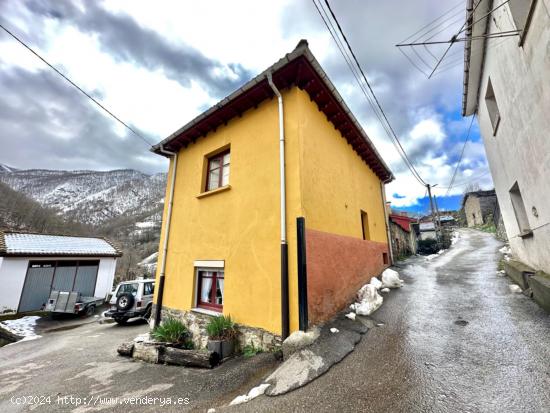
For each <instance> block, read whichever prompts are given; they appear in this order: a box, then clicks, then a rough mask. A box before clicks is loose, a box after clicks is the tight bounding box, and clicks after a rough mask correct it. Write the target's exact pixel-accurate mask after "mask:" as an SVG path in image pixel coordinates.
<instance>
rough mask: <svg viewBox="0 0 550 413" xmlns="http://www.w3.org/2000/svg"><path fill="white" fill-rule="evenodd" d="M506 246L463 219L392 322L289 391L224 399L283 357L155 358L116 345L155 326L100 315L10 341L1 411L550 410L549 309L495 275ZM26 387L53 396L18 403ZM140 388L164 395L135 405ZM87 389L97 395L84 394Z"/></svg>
mask: <svg viewBox="0 0 550 413" xmlns="http://www.w3.org/2000/svg"><path fill="white" fill-rule="evenodd" d="M500 246H501V244H500V243H499V242H497V241H495V240H494V238H492V236H490V235H488V234H484V233H480V232H476V231H473V230H464V231H462V238H461V239H460V240H459V241H458V243H457V244H456V245H455V246H453V248H452V249H451V250H450V251H448V252H446V253H445V254H443V255H442V256H440V257H438V258H436V259H435V260H433V261H430V262H426V261H425V260H424V259H423V258H421V259H418V258H415V259H412V260H410V261H408V263H407V265H406V266H405V267H404V268H403V269H402V270H401V277H402V278H403V279H404V280H405V282H406V284H405V286H404V287H403V288H401V289H399V290H392V292H391V293H390V295H389V296H387V295H386V296H385V298H384V305H383V306H382V307H381V309H379V310H378V311H377V312H376V313H374V315H373V318H374V319H376V320H377V321H378V322H379V323H381V324H383V325H381V326H380V327H375V328H373V329H371V330H369V332H368V333H367V334H366V335H365V336H364V337H363V339H362V341H361V342H360V343H359V344H358V345H357V347H356V348H355V351H353V352H352V353H351V354H350V355H348V356H347V357H346V358H345V359H344V360H343V361H342V362H340V363H339V364H337V365H335V366H334V367H333V368H332V369H331V370H329V371H328V372H327V373H326V374H325V375H323V376H321V377H319V378H318V379H316V380H315V381H313V382H312V383H310V384H308V385H307V386H305V387H303V388H301V389H298V390H295V391H293V392H290V393H288V394H286V395H283V396H277V397H267V396H260V397H259V398H257V399H255V400H252V401H251V402H249V403H246V404H242V405H239V406H234V407H221V406H224V405H227V404H228V403H229V402H230V401H231V400H232V399H233V398H234V397H236V396H237V395H241V394H246V393H247V392H248V390H250V389H251V388H252V387H254V386H256V385H257V384H260V383H261V381H262V379H263V378H264V377H265V376H266V374H268V373H269V372H270V371H271V370H272V369H273V368H274V367H275V366H276V362H275V361H274V358H273V356H272V355H271V354H263V355H259V356H256V357H253V358H251V359H246V360H245V359H242V358H239V359H235V360H232V361H230V362H227V363H224V364H223V365H222V366H220V367H218V368H216V369H214V370H200V369H186V368H181V367H176V366H161V365H152V364H147V363H143V362H139V361H133V360H132V359H126V358H122V357H119V356H117V355H116V348H117V346H118V345H119V344H120V343H121V342H122V341H126V340H128V339H132V338H133V337H135V336H136V335H138V334H141V333H143V332H145V331H147V328H148V327H147V325H145V324H135V325H131V326H126V327H120V326H117V325H113V324H103V325H101V324H98V323H91V324H87V325H83V326H80V327H77V328H74V329H69V330H64V331H58V332H49V333H44V335H43V338H41V339H39V340H34V341H28V342H21V343H17V344H14V345H10V346H6V347H2V348H0V412H20V411H21V412H22V411H36V412H74V413H85V412H95V411H102V412H114V411H116V412H120V411H122V412H125V411H128V412H180V411H190V410H192V411H202V412H206V410H207V409H208V408H210V407H216V411H217V412H221V411H237V412H245V411H248V412H316V413H319V412H342V413H343V412H355V411H357V412H376V413H381V412H392V413H393V412H472V413H474V412H501V411H503V412H522V413H523V412H529V413H531V412H546V413H548V412H550V316H549V315H548V314H546V313H545V312H544V311H543V310H541V309H540V308H539V307H538V306H537V305H536V304H535V303H534V302H533V301H532V300H530V299H528V298H527V297H525V296H523V295H522V294H517V293H512V292H511V291H510V289H509V288H508V286H509V284H510V280H509V279H507V278H506V277H502V276H499V275H497V273H496V269H497V262H498V260H499V259H500V256H501V254H499V253H498V249H499V248H500ZM21 396H38V398H35V399H31V401H33V402H37V401H38V402H40V401H42V402H44V403H45V404H43V405H36V404H29V403H26V404H16V403H15V402H17V401H19V402H21V399H19V400H18V399H16V397H21ZM48 396H49V401H48V399H47V397H48ZM71 396H73V398H72V399H71ZM132 397H138V398H140V400H141V401H142V402H143V400H145V399H144V398H145V397H151V398H152V397H157V398H158V399H157V400H156V401H153V400H152V399H151V400H150V402H148V404H138V405H136V404H126V403H131V400H132ZM40 398H42V399H40ZM77 398H80V399H77ZM185 398H187V399H188V404H186V403H185V400H184V399H185ZM85 399H86V401H88V402H89V403H91V404H87V405H84V404H80V405H78V403H83V401H84V400H85ZM182 399H183V400H182ZM26 401H29V400H26ZM168 402H170V403H172V404H170V405H168V404H166V403H168ZM94 403H95V404H94ZM163 403H164V405H163ZM174 403H180V404H174Z"/></svg>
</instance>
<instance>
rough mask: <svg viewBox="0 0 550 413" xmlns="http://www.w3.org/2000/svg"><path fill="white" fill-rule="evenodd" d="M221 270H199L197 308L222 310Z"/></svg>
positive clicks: (222, 279) (222, 275)
mask: <svg viewBox="0 0 550 413" xmlns="http://www.w3.org/2000/svg"><path fill="white" fill-rule="evenodd" d="M223 282H224V273H223V270H219V269H216V270H212V271H209V270H199V273H198V283H197V284H198V295H197V297H198V299H197V306H198V307H201V308H207V309H210V310H215V311H221V310H222V309H223Z"/></svg>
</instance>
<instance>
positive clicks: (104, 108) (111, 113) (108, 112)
mask: <svg viewBox="0 0 550 413" xmlns="http://www.w3.org/2000/svg"><path fill="white" fill-rule="evenodd" d="M0 28H1V29H2V30H4V31H5V32H6V33H7V34H9V35H10V36H11V37H13V38H14V39H15V40H17V42H19V43H20V44H21V45H23V47H25V48H26V49H27V50H28V51H30V52H31V53H32V54H33V55H35V56H36V57H38V58H39V59H40V60H42V62H44V63H45V64H46V65H48V66H49V67H50V69H52V70H53V71H54V72H56V73H57V74H58V75H59V76H61V77H62V78H63V79H65V80H66V81H67V82H69V83H70V84H71V85H72V86H74V87H75V88H76V89H78V90H79V91H80V92H81V93H82V94H83V95H84V96H86V97H87V98H88V99H90V100H91V101H92V102H94V103H95V104H96V105H97V106H99V107H100V108H101V109H103V110H104V111H105V112H106V113H107V114H109V115H110V116H111V117H112V118H114V119H115V120H116V121H117V122H119V123H120V124H122V125H123V126H124V127H126V129H128V130H129V131H130V132H132V133H133V134H134V135H136V136H137V137H138V138H140V139H141V140H142V141H143V142H145V143H146V144H147V145H148V146H152V143H151V142H149V141H148V140H147V139H145V138H144V137H143V136H142V135H141V134H139V133H138V132H137V131H135V130H134V129H133V128H132V127H130V126H129V125H128V124H127V123H125V122H124V121H122V120H121V119H120V118H119V117H118V116H116V115H115V114H114V113H113V112H111V111H110V110H109V109H107V108H106V107H105V106H103V105H102V104H101V103H99V102H98V101H97V100H96V99H94V98H93V97H92V96H90V95H89V94H88V93H87V92H86V91H84V90H83V89H82V88H81V87H80V86H78V85H77V84H76V83H74V82H73V81H72V80H71V79H69V78H68V77H67V76H65V75H64V74H63V73H61V72H60V71H59V70H58V69H57V68H56V67H55V66H53V65H52V64H50V63H49V62H48V61H47V60H46V59H44V58H43V57H42V56H40V55H39V54H38V53H37V52H36V51H34V50H33V49H32V48H31V47H30V46H28V45H27V44H26V43H25V42H24V41H23V40H21V39H20V38H19V37H17V36H16V35H15V34H13V33H12V32H11V31H9V30H8V29H7V28H6V27H4V26H3V25H2V24H1V23H0Z"/></svg>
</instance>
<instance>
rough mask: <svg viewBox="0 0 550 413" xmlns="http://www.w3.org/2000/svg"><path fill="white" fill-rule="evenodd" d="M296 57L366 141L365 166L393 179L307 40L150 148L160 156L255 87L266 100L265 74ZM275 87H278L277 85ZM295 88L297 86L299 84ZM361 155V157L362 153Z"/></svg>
mask: <svg viewBox="0 0 550 413" xmlns="http://www.w3.org/2000/svg"><path fill="white" fill-rule="evenodd" d="M299 58H304V59H305V60H306V61H307V63H309V65H310V66H311V68H312V69H313V72H314V73H315V75H314V76H316V77H318V78H319V80H320V81H321V83H322V84H324V87H325V88H327V89H328V92H329V93H330V94H331V95H332V97H333V99H334V100H335V101H336V104H337V105H338V106H339V107H340V110H341V111H342V112H343V113H344V115H345V116H346V117H347V118H348V119H349V121H351V122H350V123H351V124H353V127H354V128H355V130H356V131H357V132H358V134H359V135H360V136H361V138H362V139H363V140H364V141H365V143H366V145H367V146H368V151H370V152H369V154H370V155H368V156H371V159H372V160H373V161H372V163H371V162H369V161H367V160H365V163H367V165H369V167H371V169H373V171H374V172H375V174H376V175H377V176H378V177H379V178H380V179H381V180H382V181H383V182H384V183H388V182H391V181H392V180H393V179H394V175H393V173H392V172H391V170H390V169H389V167H388V166H387V164H386V163H385V162H384V160H383V159H382V157H381V156H380V154H379V153H378V151H377V150H376V148H375V146H374V145H373V143H372V141H371V140H370V139H369V137H368V136H367V134H366V132H365V131H364V130H363V128H362V127H361V125H360V124H359V122H358V121H357V119H356V118H355V116H354V115H353V114H352V112H351V110H350V109H349V108H348V106H347V105H346V103H345V102H344V100H343V99H342V97H341V96H340V94H339V93H338V91H337V90H336V87H335V86H334V85H333V84H332V82H331V81H330V79H329V78H328V76H327V75H326V73H325V72H324V70H323V69H322V67H321V65H320V64H319V63H318V62H317V60H316V59H315V57H314V56H313V54H312V53H311V51H310V50H309V48H308V46H307V42H306V41H301V42H300V43H299V44H298V46H297V47H296V49H294V51H292V52H291V53H289V54H287V55H285V56H284V57H283V58H282V59H280V60H279V61H277V62H276V63H275V64H274V65H272V66H270V67H269V68H268V69H266V70H264V71H263V72H262V73H260V74H259V75H257V76H256V77H255V78H253V79H252V80H251V81H249V82H247V83H246V84H245V85H244V86H243V87H241V88H239V89H238V90H236V91H235V92H233V93H232V94H230V95H229V96H227V97H226V98H225V99H223V100H222V101H220V102H219V103H217V104H216V105H214V106H213V107H211V108H210V109H208V110H207V111H206V112H204V113H202V114H201V115H199V116H197V117H196V118H195V119H193V120H192V121H190V122H188V123H187V124H186V125H184V126H183V127H181V128H180V129H178V130H177V131H176V132H174V133H172V134H171V135H169V136H168V137H167V138H166V139H164V140H162V141H161V142H159V143H158V144H156V145H153V147H152V148H151V151H153V152H154V153H157V154H160V155H163V153H162V147H164V146H168V145H169V144H171V143H173V142H174V141H176V140H177V139H181V138H182V135H183V134H185V133H189V131H192V128H195V127H197V128H198V126H197V125H199V124H200V122H202V121H207V118H209V117H210V116H213V115H214V114H215V113H216V112H218V111H221V110H224V109H225V108H226V106H228V105H229V104H230V103H234V102H235V101H236V100H237V99H239V98H241V97H242V96H243V95H244V94H245V93H246V92H248V91H251V90H252V89H254V88H258V89H259V90H260V88H263V87H264V86H265V97H264V98H263V99H267V98H268V97H273V91H272V90H271V88H270V87H269V85H268V84H267V79H266V76H267V74H268V73H271V74H273V75H274V77H275V75H276V73H277V72H281V73H282V72H283V71H284V69H285V68H286V66H287V65H289V63H292V62H293V61H295V60H297V59H299ZM307 63H306V64H307ZM298 64H301V63H300V62H298ZM275 83H277V81H276V80H275ZM277 86H278V87H279V85H277ZM286 86H289V85H286ZM298 87H300V86H299V85H298ZM281 89H282V88H281ZM304 89H305V88H304ZM260 91H261V90H260ZM306 92H307V89H306ZM233 116H236V115H233ZM216 127H217V126H216ZM214 129H215V128H214ZM209 131H210V130H204V131H203V132H202V134H201V135H199V137H200V136H204V135H206V134H207V133H208V132H209ZM199 137H195V138H193V142H194V140H195V139H198V138H199ZM168 149H175V148H168ZM178 149H179V148H178ZM175 150H177V149H175ZM360 156H361V155H360ZM368 156H367V157H368ZM361 157H362V158H363V156H361ZM363 159H365V158H363ZM373 164H374V165H373Z"/></svg>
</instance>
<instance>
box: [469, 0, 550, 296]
mask: <svg viewBox="0 0 550 413" xmlns="http://www.w3.org/2000/svg"><path fill="white" fill-rule="evenodd" d="M467 9H468V10H473V9H474V1H473V0H468V4H467ZM549 9H550V1H548V0H525V1H519V0H512V1H506V0H494V1H488V0H482V1H481V2H479V5H477V6H475V10H474V11H473V13H469V15H468V18H467V26H466V27H467V30H466V42H465V62H464V91H463V100H462V114H463V116H471V115H474V114H476V115H477V117H478V120H479V125H480V130H481V135H482V137H483V142H484V145H485V152H486V154H487V159H488V162H489V167H490V170H491V174H492V177H493V182H494V185H495V190H496V195H497V197H498V202H499V206H500V212H501V214H502V219H503V222H504V226H505V228H506V233H507V236H508V240H509V242H510V247H511V249H512V253H513V255H514V257H515V258H516V259H517V260H519V261H521V262H523V263H524V264H526V265H528V266H529V267H531V268H532V269H533V271H542V272H545V273H546V274H550V254H549V253H548V249H549V246H550V191H549V188H550V139H549V137H548V133H549V131H550V116H549V113H550V81H549V79H550V59H549V57H548V56H549V53H548V50H549V49H548V45H549V44H550V14H549V13H548V10H549ZM503 32H507V33H508V36H509V37H502V38H487V35H491V34H493V35H495V36H497V35H498V34H497V33H503ZM511 34H512V36H510V35H511ZM483 37H485V39H484V40H479V39H480V38H483ZM536 277H537V278H535V277H533V278H534V279H535V283H537V284H540V285H542V284H544V283H546V285H547V289H548V291H549V293H548V294H549V297H550V278H545V277H542V276H540V277H542V278H540V277H539V276H536ZM548 277H550V276H548ZM544 280H546V281H544ZM540 285H538V286H535V287H533V292H534V293H535V299H537V292H536V291H535V288H538V287H539V286H540ZM540 297H541V295H540V294H539V296H538V299H539V300H540ZM539 302H540V301H539Z"/></svg>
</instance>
